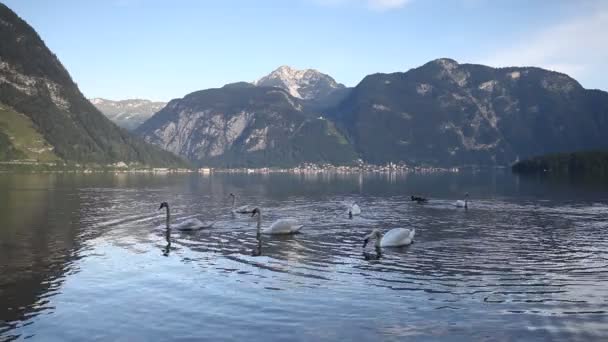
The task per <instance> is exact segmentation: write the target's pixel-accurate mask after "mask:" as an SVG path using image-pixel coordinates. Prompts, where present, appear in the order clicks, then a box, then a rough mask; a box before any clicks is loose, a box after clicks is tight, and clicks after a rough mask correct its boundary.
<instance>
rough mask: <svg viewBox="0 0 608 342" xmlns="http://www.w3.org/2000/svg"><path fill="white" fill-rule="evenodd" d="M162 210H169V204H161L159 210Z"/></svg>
mask: <svg viewBox="0 0 608 342" xmlns="http://www.w3.org/2000/svg"><path fill="white" fill-rule="evenodd" d="M162 208H169V204H168V203H167V202H163V203H161V204H160V207H158V210H161V209H162Z"/></svg>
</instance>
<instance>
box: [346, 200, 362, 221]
mask: <svg viewBox="0 0 608 342" xmlns="http://www.w3.org/2000/svg"><path fill="white" fill-rule="evenodd" d="M358 215H361V208H359V206H358V205H357V203H353V204H351V206H350V208H348V217H349V218H353V216H358Z"/></svg>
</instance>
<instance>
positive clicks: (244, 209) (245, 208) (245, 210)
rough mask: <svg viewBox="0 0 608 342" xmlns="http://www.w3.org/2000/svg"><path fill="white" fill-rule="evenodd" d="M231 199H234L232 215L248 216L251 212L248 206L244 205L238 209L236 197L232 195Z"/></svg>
mask: <svg viewBox="0 0 608 342" xmlns="http://www.w3.org/2000/svg"><path fill="white" fill-rule="evenodd" d="M230 197H232V213H233V214H247V213H250V212H251V209H249V206H248V205H242V206H240V207H238V208H236V195H235V194H233V193H230Z"/></svg>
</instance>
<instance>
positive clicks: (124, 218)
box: [0, 174, 608, 340]
mask: <svg viewBox="0 0 608 342" xmlns="http://www.w3.org/2000/svg"><path fill="white" fill-rule="evenodd" d="M606 190H607V189H606V188H602V187H601V186H595V187H592V188H587V187H582V188H581V187H578V186H575V187H573V186H572V185H569V184H566V185H563V184H562V185H554V184H547V183H546V182H545V181H537V180H530V179H523V178H522V179H520V178H513V177H510V176H508V175H501V174H493V175H487V176H486V175H483V174H475V175H468V174H462V175H435V174H433V175H425V176H421V175H407V176H405V175H394V176H389V177H388V178H387V177H386V176H384V175H375V174H371V175H362V174H358V175H323V176H314V177H313V176H299V175H287V174H286V175H283V174H281V175H249V176H239V175H211V176H205V177H200V176H175V175H162V176H158V177H156V176H150V175H143V176H133V175H120V176H117V177H114V176H112V175H87V176H81V175H6V177H3V178H0V199H1V200H2V201H1V202H0V203H7V205H5V206H2V208H0V241H1V243H2V249H1V250H0V253H2V254H0V255H1V256H2V258H0V271H1V273H2V274H3V275H7V276H3V277H2V278H0V302H1V303H3V304H4V305H3V306H2V307H0V320H1V322H0V340H1V339H7V338H9V339H12V338H15V337H17V336H21V338H24V337H26V336H34V337H38V338H42V337H43V336H44V337H45V338H48V339H50V340H79V339H80V340H86V339H90V338H91V336H95V338H98V339H103V340H108V339H109V340H113V339H125V338H126V339H128V338H129V337H136V336H137V337H139V338H147V339H171V338H175V337H176V336H183V337H184V338H185V339H188V338H190V339H201V338H207V339H219V340H225V339H239V338H240V339H246V338H248V337H250V335H249V334H250V332H251V330H252V329H256V332H257V336H258V337H259V339H260V340H264V339H273V338H274V339H276V338H279V337H283V338H284V339H290V338H293V337H294V335H297V336H298V338H300V339H303V340H310V339H321V340H323V339H327V340H335V339H349V338H352V339H367V340H378V339H398V338H400V337H403V336H410V337H417V338H421V339H433V340H451V339H454V338H455V337H456V339H461V340H468V339H467V337H469V338H470V337H471V331H472V330H474V331H476V332H477V333H476V334H474V336H473V339H475V336H477V337H479V338H480V339H493V338H494V337H498V338H504V339H518V338H519V337H521V336H526V337H530V338H531V339H537V340H551V339H568V340H594V339H595V340H601V339H602V338H603V337H605V336H607V335H608V325H607V324H606V323H607V320H608V314H607V313H606V309H605V308H606V306H607V304H608V303H607V301H608V289H607V288H606V287H605V286H603V284H605V283H606V281H608V254H607V253H608V252H606V251H607V250H608V238H607V237H606V235H605V234H604V232H605V230H606V229H608V205H607V204H606V202H607V201H608V198H606V194H607V193H608V192H606ZM467 191H471V192H473V193H475V202H473V203H472V205H471V206H470V208H469V210H468V211H466V212H465V211H463V210H458V209H457V208H455V207H454V206H453V202H454V201H455V200H456V199H458V198H459V197H461V194H463V193H465V192H467ZM231 192H234V193H239V194H240V195H241V198H242V201H243V202H244V203H250V204H252V205H255V206H258V207H263V208H267V209H265V220H268V222H272V221H274V220H275V219H277V218H281V217H289V216H294V217H295V218H296V219H298V220H299V221H300V222H307V225H306V227H305V228H303V231H302V233H301V234H297V235H294V236H272V235H264V236H261V235H258V234H256V229H255V224H256V222H255V219H252V218H251V217H250V215H245V216H241V215H236V216H235V215H233V214H232V212H231V211H230V203H229V202H228V200H227V198H228V194H229V193H231ZM411 194H425V195H426V194H429V196H430V197H432V198H433V200H432V201H430V202H429V203H427V204H425V205H417V204H416V203H415V202H412V201H411V198H410V195H411ZM159 199H171V204H172V209H173V211H174V212H175V213H173V212H172V214H173V215H174V219H175V220H176V221H181V220H184V219H188V218H196V219H199V220H201V221H203V222H207V221H212V220H213V221H216V224H215V225H214V226H213V227H212V228H209V229H204V230H201V231H197V232H190V233H184V232H179V231H175V230H173V231H171V230H167V229H166V225H165V222H164V221H165V215H162V214H159V213H158V212H157V211H156V209H158V202H159ZM355 201H356V202H357V203H358V204H359V205H360V206H361V208H362V215H361V216H357V217H354V218H352V219H349V218H348V215H347V214H345V207H346V205H347V204H348V203H353V202H355ZM397 227H402V228H416V230H417V236H416V243H414V244H412V245H411V246H409V247H406V248H397V249H384V250H373V249H372V250H363V249H362V248H361V244H362V243H361V236H363V235H364V234H365V233H367V232H369V231H370V230H372V229H374V228H379V229H382V230H387V229H390V228H397ZM159 251H160V252H161V253H159ZM93 299H95V300H94V302H95V304H94V305H87V303H88V302H93ZM159 303H163V304H162V305H161V304H159ZM167 303H169V304H168V305H167ZM83 307H84V308H85V309H83ZM161 311H162V312H164V313H165V314H164V315H162V316H163V317H164V318H163V319H162V321H161V318H158V317H157V316H158V315H157V313H158V312H161ZM465 312H466V314H465ZM370 316H373V317H374V318H375V319H374V320H369V317H370ZM167 317H170V319H169V320H168V322H167V320H166V318H167ZM228 317H229V318H230V320H229V322H230V324H229V325H228V326H226V322H227V318H228ZM404 317H406V318H407V324H406V323H404V320H405V318H404ZM75 322H77V323H75ZM202 322H204V323H202ZM429 322H433V325H432V326H433V327H437V329H435V328H433V329H431V328H429V324H430V323H429ZM286 325H288V326H290V327H291V330H290V331H289V332H285V331H284V329H280V328H281V327H284V326H286ZM226 328H229V330H230V334H231V335H228V333H227V331H226V330H227V329H226ZM91 334H94V335H91ZM286 334H287V335H286ZM228 336H229V337H228Z"/></svg>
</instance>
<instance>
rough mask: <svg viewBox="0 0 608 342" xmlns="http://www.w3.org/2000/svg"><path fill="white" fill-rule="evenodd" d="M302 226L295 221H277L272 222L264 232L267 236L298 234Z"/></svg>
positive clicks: (289, 219)
mask: <svg viewBox="0 0 608 342" xmlns="http://www.w3.org/2000/svg"><path fill="white" fill-rule="evenodd" d="M301 228H302V225H300V224H298V221H297V220H296V219H291V218H288V219H279V220H276V221H274V223H273V224H272V225H270V227H268V228H267V229H265V230H264V233H267V234H293V233H296V232H298V231H299V230H300V229H301Z"/></svg>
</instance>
